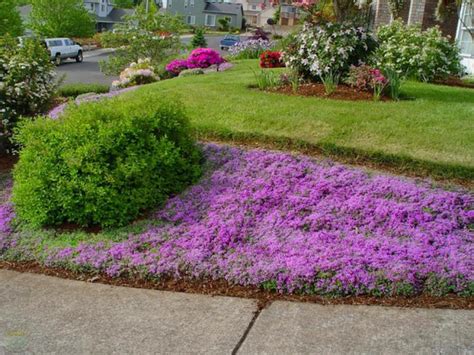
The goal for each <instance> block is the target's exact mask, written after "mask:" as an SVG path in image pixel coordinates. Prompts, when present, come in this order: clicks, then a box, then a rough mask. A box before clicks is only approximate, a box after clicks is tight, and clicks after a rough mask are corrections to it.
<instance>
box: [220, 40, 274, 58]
mask: <svg viewBox="0 0 474 355" xmlns="http://www.w3.org/2000/svg"><path fill="white" fill-rule="evenodd" d="M272 47H273V42H271V41H269V40H267V39H262V38H258V39H248V40H246V41H241V42H238V43H236V44H235V45H233V46H232V47H230V48H229V52H230V54H231V56H232V57H233V58H234V59H258V58H259V57H260V55H261V54H262V53H263V52H265V51H268V50H270V49H272Z"/></svg>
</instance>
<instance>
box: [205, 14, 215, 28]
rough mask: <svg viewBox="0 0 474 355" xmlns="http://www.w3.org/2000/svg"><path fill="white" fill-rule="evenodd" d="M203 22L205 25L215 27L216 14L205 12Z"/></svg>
mask: <svg viewBox="0 0 474 355" xmlns="http://www.w3.org/2000/svg"><path fill="white" fill-rule="evenodd" d="M204 23H205V24H206V26H209V27H215V26H216V15H209V14H206V17H205V20H204Z"/></svg>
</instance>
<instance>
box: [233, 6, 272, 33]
mask: <svg viewBox="0 0 474 355" xmlns="http://www.w3.org/2000/svg"><path fill="white" fill-rule="evenodd" d="M235 2H236V3H238V4H242V8H243V10H244V18H245V22H246V24H247V25H250V26H255V27H264V26H265V25H267V21H268V19H270V18H273V17H274V15H275V8H274V7H273V6H272V4H271V2H270V0H235Z"/></svg>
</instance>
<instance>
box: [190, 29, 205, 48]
mask: <svg viewBox="0 0 474 355" xmlns="http://www.w3.org/2000/svg"><path fill="white" fill-rule="evenodd" d="M191 46H192V47H193V48H199V47H201V48H203V47H206V46H207V41H206V38H204V30H203V29H202V28H196V31H195V32H194V36H193V39H192V40H191Z"/></svg>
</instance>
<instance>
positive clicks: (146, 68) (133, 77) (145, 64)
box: [112, 58, 160, 88]
mask: <svg viewBox="0 0 474 355" xmlns="http://www.w3.org/2000/svg"><path fill="white" fill-rule="evenodd" d="M158 80H160V78H159V76H158V75H157V74H156V73H155V68H154V67H153V66H152V65H151V60H150V58H146V59H139V60H138V61H137V62H133V63H131V64H130V66H129V67H128V68H126V69H125V70H123V71H122V72H121V73H120V80H116V81H114V82H113V83H112V88H127V87H130V86H136V85H144V84H150V83H154V82H155V81H158Z"/></svg>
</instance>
